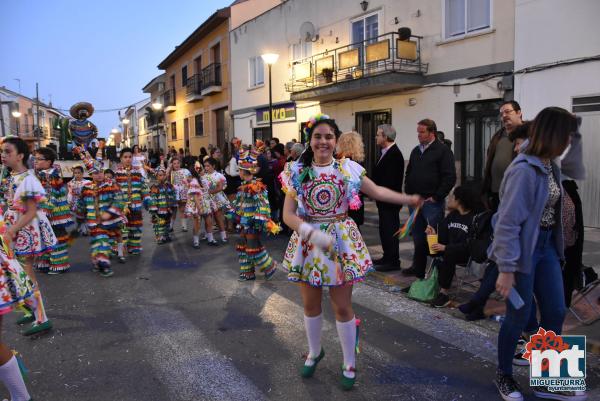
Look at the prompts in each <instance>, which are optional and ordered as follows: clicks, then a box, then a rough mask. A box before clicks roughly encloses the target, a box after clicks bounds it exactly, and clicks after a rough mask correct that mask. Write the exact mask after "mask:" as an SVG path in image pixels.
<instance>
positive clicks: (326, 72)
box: [321, 68, 333, 83]
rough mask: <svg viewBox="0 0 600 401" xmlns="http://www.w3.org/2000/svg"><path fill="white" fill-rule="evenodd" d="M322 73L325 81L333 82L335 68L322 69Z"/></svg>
mask: <svg viewBox="0 0 600 401" xmlns="http://www.w3.org/2000/svg"><path fill="white" fill-rule="evenodd" d="M321 74H322V75H323V78H325V82H327V83H329V82H333V69H331V68H323V71H321Z"/></svg>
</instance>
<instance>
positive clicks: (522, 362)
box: [512, 336, 529, 366]
mask: <svg viewBox="0 0 600 401" xmlns="http://www.w3.org/2000/svg"><path fill="white" fill-rule="evenodd" d="M528 342H529V340H527V338H525V337H524V336H521V337H519V341H518V342H517V351H516V353H515V356H513V362H512V363H513V365H516V366H529V361H528V360H527V359H524V358H523V355H525V351H527V350H526V349H525V346H526V345H527V343H528Z"/></svg>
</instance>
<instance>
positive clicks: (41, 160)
mask: <svg viewBox="0 0 600 401" xmlns="http://www.w3.org/2000/svg"><path fill="white" fill-rule="evenodd" d="M47 160H48V159H38V158H37V157H36V158H35V161H36V162H45V161H47Z"/></svg>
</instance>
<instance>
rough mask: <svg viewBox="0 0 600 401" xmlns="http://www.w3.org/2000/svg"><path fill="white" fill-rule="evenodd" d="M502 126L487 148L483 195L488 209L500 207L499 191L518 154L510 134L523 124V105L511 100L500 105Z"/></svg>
mask: <svg viewBox="0 0 600 401" xmlns="http://www.w3.org/2000/svg"><path fill="white" fill-rule="evenodd" d="M500 118H501V119H502V128H501V129H500V130H499V131H498V132H496V133H495V134H494V136H492V139H491V140H490V144H489V146H488V149H487V157H486V162H485V172H484V175H483V184H482V195H483V201H484V203H485V205H486V207H487V208H488V209H491V210H494V211H495V210H497V209H498V202H499V197H498V191H499V190H500V183H501V182H502V178H503V177H504V172H505V171H506V169H507V168H508V165H509V164H510V163H511V162H512V160H513V159H514V158H515V156H516V152H515V150H514V144H513V142H512V141H511V139H510V137H509V135H510V133H511V132H513V131H514V130H515V129H516V128H517V127H518V126H519V125H521V124H523V116H522V114H521V106H519V103H517V102H516V101H514V100H509V101H506V102H504V103H502V105H501V106H500Z"/></svg>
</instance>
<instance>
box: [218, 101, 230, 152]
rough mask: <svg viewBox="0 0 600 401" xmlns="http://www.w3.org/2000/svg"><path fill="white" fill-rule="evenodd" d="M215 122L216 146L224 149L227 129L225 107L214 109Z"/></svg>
mask: <svg viewBox="0 0 600 401" xmlns="http://www.w3.org/2000/svg"><path fill="white" fill-rule="evenodd" d="M215 116H216V120H217V121H216V122H217V130H216V131H217V147H218V148H219V149H224V147H225V145H226V144H227V138H226V136H227V131H229V112H228V111H227V107H225V108H222V109H218V110H215Z"/></svg>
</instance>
